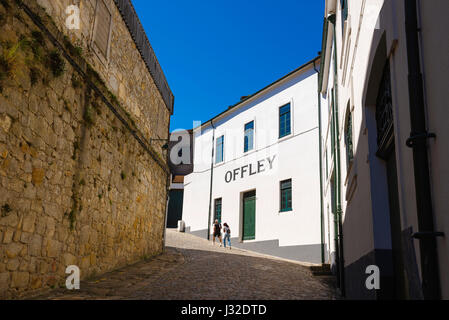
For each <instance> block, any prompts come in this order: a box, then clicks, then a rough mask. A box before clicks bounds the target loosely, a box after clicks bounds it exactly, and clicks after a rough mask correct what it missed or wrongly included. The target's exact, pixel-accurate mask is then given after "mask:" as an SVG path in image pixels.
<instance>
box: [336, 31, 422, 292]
mask: <svg viewBox="0 0 449 320" xmlns="http://www.w3.org/2000/svg"><path fill="white" fill-rule="evenodd" d="M372 50H375V55H374V56H373V58H372V61H370V63H369V65H370V68H369V69H368V70H369V72H368V73H367V79H366V81H365V90H364V96H363V102H362V109H356V112H357V111H359V112H360V111H361V113H362V120H361V128H360V132H359V134H358V137H359V139H358V141H357V143H353V146H357V149H356V153H355V154H354V157H353V161H352V164H351V165H350V166H349V168H348V170H342V171H343V172H347V176H342V177H341V179H342V181H346V183H347V185H346V186H347V192H346V194H342V202H343V201H348V202H347V208H346V212H345V216H344V221H343V246H344V251H345V257H348V254H350V255H351V256H352V257H354V256H355V257H357V258H356V260H355V261H354V262H351V263H350V264H349V265H345V270H344V272H345V289H346V297H347V298H349V299H351V298H355V299H396V298H400V299H404V298H406V297H408V298H412V299H419V298H420V297H421V293H420V291H421V289H420V287H421V285H420V281H419V274H418V267H417V262H416V257H415V250H414V245H413V240H412V238H411V237H410V234H411V231H410V230H409V229H407V230H402V228H401V222H400V221H401V219H400V211H399V200H398V190H397V188H398V185H397V183H398V178H397V172H396V156H395V155H396V150H395V139H394V137H395V136H394V121H393V117H394V115H393V113H391V114H390V117H388V114H387V113H388V110H387V111H386V112H387V113H385V110H386V108H384V107H385V106H386V104H388V103H390V106H391V103H392V101H391V96H392V93H391V86H390V80H389V75H390V69H389V62H388V57H387V47H386V35H385V32H383V31H381V30H376V31H375V34H374V37H373V42H372ZM394 94H395V93H393V95H394ZM350 107H351V106H350V103H348V105H347V106H345V108H346V109H342V108H340V110H339V112H341V113H343V114H345V119H344V122H343V123H346V116H347V114H348V112H350V111H349V110H350V109H349V108H350ZM393 110H394V108H393ZM388 122H389V123H388ZM389 125H390V126H389ZM365 126H366V128H364V127H365ZM385 128H387V129H385ZM378 135H379V136H380V137H379V139H378ZM384 137H387V138H388V141H387V142H385V141H384V140H383V138H384ZM341 155H342V157H341V158H342V159H344V158H346V157H345V155H346V150H345V149H341ZM367 155H368V161H367ZM346 162H347V161H342V163H341V165H340V166H341V167H342V168H343V166H344V165H345V163H346ZM368 181H369V183H367V182H368ZM367 199H369V201H370V203H369V205H368V206H370V210H366V206H367V204H366V202H367ZM370 228H372V230H370ZM369 235H372V239H369V238H368V237H369ZM360 242H361V243H369V247H371V248H372V249H371V250H370V251H369V252H368V253H366V251H365V252H364V251H363V250H364V249H363V248H361V247H360ZM365 247H366V246H365ZM370 265H376V266H378V267H379V269H380V284H381V287H380V290H368V289H367V287H366V284H365V282H366V279H367V277H368V276H369V274H367V273H366V268H367V267H368V266H370ZM406 288H408V289H406Z"/></svg>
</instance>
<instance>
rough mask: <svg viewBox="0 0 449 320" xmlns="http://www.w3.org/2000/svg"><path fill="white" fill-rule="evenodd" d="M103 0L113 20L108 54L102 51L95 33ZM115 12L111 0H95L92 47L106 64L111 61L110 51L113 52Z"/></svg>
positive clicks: (109, 35) (110, 26)
mask: <svg viewBox="0 0 449 320" xmlns="http://www.w3.org/2000/svg"><path fill="white" fill-rule="evenodd" d="M100 1H103V4H104V5H105V7H106V9H107V10H108V12H109V15H110V16H111V21H110V23H109V34H108V44H107V49H106V56H105V55H104V54H103V53H102V51H101V49H100V48H99V47H98V45H97V44H96V42H95V34H96V32H97V28H98V22H99V19H98V10H99V2H100ZM113 18H114V16H113V14H112V10H111V3H110V0H97V1H96V2H95V11H94V19H93V26H92V34H91V39H90V47H91V49H92V51H93V52H94V53H95V55H96V56H97V57H98V59H99V60H100V61H101V63H103V64H104V65H105V66H106V65H108V63H109V58H110V53H111V39H112V30H113Z"/></svg>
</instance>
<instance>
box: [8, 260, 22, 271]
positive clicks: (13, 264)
mask: <svg viewBox="0 0 449 320" xmlns="http://www.w3.org/2000/svg"><path fill="white" fill-rule="evenodd" d="M19 265H20V262H19V259H12V260H9V261H8V262H7V263H6V269H8V270H9V271H16V270H17V269H19Z"/></svg>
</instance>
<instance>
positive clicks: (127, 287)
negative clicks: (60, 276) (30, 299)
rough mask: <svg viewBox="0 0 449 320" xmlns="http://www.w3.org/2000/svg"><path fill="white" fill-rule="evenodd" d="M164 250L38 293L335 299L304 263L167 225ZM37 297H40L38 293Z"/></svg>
mask: <svg viewBox="0 0 449 320" xmlns="http://www.w3.org/2000/svg"><path fill="white" fill-rule="evenodd" d="M166 245H167V248H166V251H165V253H164V254H162V255H160V256H157V257H154V258H152V259H149V260H147V261H142V262H139V263H137V264H135V265H132V266H128V267H126V268H123V269H121V270H117V271H114V272H110V273H107V274H104V275H102V276H101V277H99V278H98V279H94V280H90V281H82V282H81V290H78V291H68V290H66V289H56V290H53V291H51V292H49V293H47V294H45V295H41V296H39V297H37V299H105V300H109V299H158V300H166V299H167V300H180V299H187V300H208V299H214V300H215V299H217V300H235V299H242V300H247V299H254V300H259V299H266V300H275V299H295V300H296V299H298V300H299V299H335V298H336V296H335V294H334V289H333V288H332V287H331V285H330V284H329V283H327V282H326V281H324V280H323V279H321V278H319V277H314V276H312V273H311V271H310V270H309V268H307V267H306V266H304V265H301V264H299V263H293V262H289V261H286V260H283V259H278V258H273V257H268V256H264V255H260V254H257V253H254V252H249V251H244V250H240V249H234V248H233V249H232V250H230V249H229V248H226V249H225V248H223V247H221V248H220V247H219V245H218V244H215V246H214V245H212V243H211V242H209V241H207V240H205V239H201V238H198V237H195V236H193V235H190V234H184V233H178V232H176V231H174V230H167V242H166ZM34 298H36V297H34Z"/></svg>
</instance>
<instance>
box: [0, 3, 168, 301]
mask: <svg viewBox="0 0 449 320" xmlns="http://www.w3.org/2000/svg"><path fill="white" fill-rule="evenodd" d="M95 2H96V1H95V0H86V1H81V3H79V2H78V4H79V6H80V8H81V18H82V24H81V30H79V31H70V30H67V29H65V27H64V23H65V15H64V10H65V7H66V6H68V5H69V4H71V3H70V2H69V1H63V0H61V1H32V0H30V1H23V5H22V6H20V5H18V3H20V1H19V2H18V1H12V0H0V28H1V30H2V31H1V33H0V92H1V93H0V208H1V212H0V297H1V298H11V297H19V296H21V295H22V294H25V293H29V292H32V291H34V290H37V291H40V290H42V289H45V288H51V287H56V286H63V285H64V283H65V277H66V274H65V268H66V267H67V266H68V265H72V264H75V265H78V266H79V267H80V269H81V277H82V278H87V277H90V276H92V275H95V274H101V273H104V272H106V271H110V270H113V269H116V268H118V267H120V266H124V265H126V264H130V263H133V262H136V261H138V260H140V259H142V258H145V257H149V256H152V255H155V254H158V253H160V252H161V251H162V249H163V248H162V247H163V232H164V222H165V209H166V208H165V207H166V187H167V173H168V169H167V165H166V156H167V155H166V152H164V151H162V149H161V148H158V147H157V146H154V145H150V144H149V143H148V141H149V138H154V137H159V138H167V137H168V127H169V119H170V114H171V112H172V108H173V105H167V103H166V102H165V101H167V98H165V101H164V98H163V97H162V95H161V92H160V90H159V89H158V86H157V85H156V83H155V81H154V80H153V78H152V76H151V74H150V72H149V70H148V68H147V65H146V62H145V61H144V59H143V58H142V55H141V54H140V53H139V50H137V48H136V45H135V42H134V41H133V39H132V37H131V34H130V31H129V29H128V28H127V26H126V24H125V22H124V21H123V18H122V15H121V14H120V12H119V10H118V9H117V7H115V6H114V5H112V6H111V8H112V17H113V24H114V27H113V28H112V30H113V31H112V36H111V44H110V58H109V62H108V63H107V64H104V61H100V60H99V59H98V57H97V56H96V55H95V54H94V53H93V52H92V51H91V50H90V49H89V41H90V40H89V39H90V37H91V35H90V32H91V26H92V23H93V22H92V21H93V16H94V11H95V10H94V8H95V5H94V4H95ZM41 6H42V7H43V8H42V7H41ZM44 9H45V11H44ZM45 12H46V13H47V14H46V13H45ZM158 81H160V79H159V80H158ZM171 103H172V100H171Z"/></svg>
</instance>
